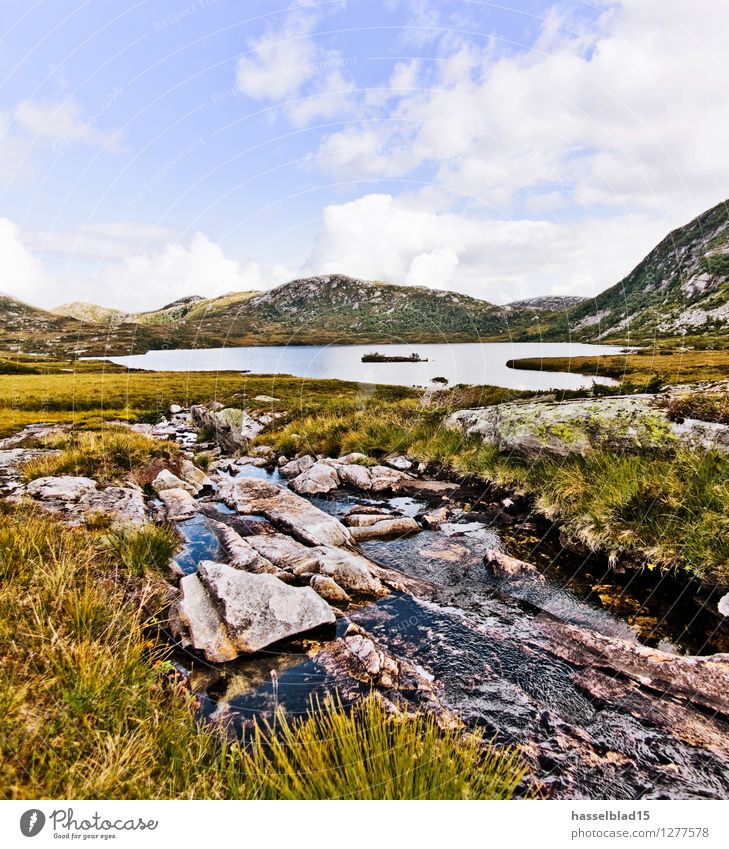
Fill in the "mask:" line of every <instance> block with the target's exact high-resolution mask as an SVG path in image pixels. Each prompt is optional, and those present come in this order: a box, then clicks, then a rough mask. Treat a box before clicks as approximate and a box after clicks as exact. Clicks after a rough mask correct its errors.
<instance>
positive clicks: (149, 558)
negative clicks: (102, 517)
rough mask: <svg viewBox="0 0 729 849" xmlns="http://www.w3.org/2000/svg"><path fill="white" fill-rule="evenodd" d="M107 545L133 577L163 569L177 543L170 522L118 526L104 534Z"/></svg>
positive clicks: (177, 540)
mask: <svg viewBox="0 0 729 849" xmlns="http://www.w3.org/2000/svg"><path fill="white" fill-rule="evenodd" d="M105 542H106V547H107V548H108V550H109V551H110V552H111V554H112V555H113V557H114V558H115V559H116V560H118V561H119V562H120V563H121V564H122V566H124V568H125V569H126V570H127V572H128V573H129V574H130V575H132V576H133V577H139V576H141V575H144V574H145V573H146V572H149V571H156V572H162V571H163V570H164V569H165V567H166V566H167V565H168V564H169V562H170V560H171V559H172V557H173V555H174V554H175V552H176V551H177V549H178V548H179V547H180V537H179V536H178V534H177V532H176V531H175V529H174V527H172V526H171V525H143V526H142V527H140V528H137V527H119V528H115V529H114V530H112V531H111V532H110V533H109V534H107V536H106V538H105Z"/></svg>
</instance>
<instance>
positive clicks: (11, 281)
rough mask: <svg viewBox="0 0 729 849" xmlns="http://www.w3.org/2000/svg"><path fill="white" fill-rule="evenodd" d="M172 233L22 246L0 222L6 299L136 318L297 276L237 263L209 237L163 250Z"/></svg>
mask: <svg viewBox="0 0 729 849" xmlns="http://www.w3.org/2000/svg"><path fill="white" fill-rule="evenodd" d="M168 233H169V231H167V230H165V228H160V227H155V226H145V225H143V224H136V223H130V222H122V223H119V224H99V225H96V226H95V227H89V228H86V229H85V230H81V231H79V232H78V233H67V234H63V233H56V234H44V238H43V240H41V239H40V235H41V234H34V235H33V236H31V237H30V238H29V239H27V240H23V239H22V237H21V233H20V230H19V228H18V227H17V225H16V224H14V223H13V222H11V221H9V220H8V219H0V253H1V254H2V256H3V262H4V271H5V274H4V280H5V281H6V282H5V283H4V291H5V294H8V295H12V296H13V297H16V298H19V299H21V300H24V301H27V302H29V303H32V304H34V305H37V306H41V307H45V308H50V307H54V306H57V305H58V304H61V303H65V302H68V301H88V302H91V303H97V304H100V305H101V306H108V307H116V308H117V309H120V310H122V311H124V312H137V311H143V310H151V309H157V308H159V307H161V306H163V305H164V304H166V303H169V302H171V301H174V300H177V299H178V298H181V297H184V296H186V295H201V296H203V297H206V298H210V297H215V296H216V295H223V294H225V293H227V292H239V291H246V290H252V289H268V288H270V287H272V286H275V285H278V284H279V283H283V282H285V281H286V280H288V279H290V278H291V277H293V276H295V274H294V272H293V271H292V270H291V269H290V268H286V267H285V266H283V265H269V266H264V265H262V264H261V263H258V262H252V261H251V262H246V263H241V262H240V261H238V260H237V259H232V258H230V257H228V256H226V255H225V253H224V252H223V249H222V248H221V247H220V245H219V244H218V243H217V242H214V241H213V240H211V239H210V238H209V237H208V236H206V235H205V234H204V233H201V232H197V233H195V234H194V235H193V236H192V237H191V238H190V239H189V240H186V241H180V240H176V241H167V242H164V237H165V236H166V235H168ZM142 236H144V238H145V241H146V243H147V244H148V246H149V247H147V249H145V250H140V249H139V247H138V246H139V241H138V240H139V238H141V237H142ZM133 244H136V245H137V249H136V250H134V248H133V247H132V245H133ZM30 245H33V246H34V247H35V250H31V248H30ZM152 245H155V247H152ZM56 255H58V256H61V257H62V259H63V263H62V264H61V265H59V264H58V262H55V261H54V260H55V259H56V258H57V256H56ZM92 260H95V261H92Z"/></svg>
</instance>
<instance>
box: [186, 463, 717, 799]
mask: <svg viewBox="0 0 729 849" xmlns="http://www.w3.org/2000/svg"><path fill="white" fill-rule="evenodd" d="M240 474H243V475H255V476H257V477H273V476H269V473H268V472H266V470H263V469H256V468H254V467H252V466H250V467H245V468H244V469H243V470H242V472H240ZM311 500H312V501H313V502H314V503H316V504H317V506H319V507H320V508H322V509H325V510H327V511H328V512H330V513H332V514H334V515H343V514H344V513H345V512H347V511H348V510H349V509H350V508H351V507H352V505H353V504H355V503H358V504H362V503H367V502H378V501H379V502H382V501H387V504H388V505H389V506H391V507H392V506H396V507H398V508H400V509H402V510H404V511H405V512H407V513H409V514H410V515H414V514H415V513H417V512H419V511H420V510H421V509H422V508H423V507H424V506H425V505H424V503H423V502H419V501H417V500H414V499H409V498H405V499H403V498H398V499H377V498H375V497H373V498H362V497H361V496H360V495H354V494H347V493H346V492H341V491H340V492H337V493H335V494H334V495H333V496H332V497H326V498H312V499H311ZM210 509H211V510H212V511H214V515H215V517H216V518H218V519H222V520H224V521H229V522H230V523H231V524H234V526H235V527H236V528H237V529H238V530H239V531H240V532H241V533H244V534H246V533H255V532H256V531H257V530H259V529H260V523H261V522H265V520H260V519H256V518H255V517H248V516H246V517H238V516H235V515H233V514H231V512H230V511H229V510H227V508H224V507H221V506H220V505H216V506H214V507H212V506H211V508H210ZM468 519H469V517H468V516H467V515H464V516H463V517H462V521H463V523H464V524H463V525H462V528H463V532H462V533H459V532H458V523H456V525H455V526H448V527H447V529H446V532H443V531H422V532H421V533H419V534H417V535H414V536H410V537H405V538H400V539H395V540H391V541H379V540H378V541H371V542H365V543H363V544H362V546H361V547H362V549H363V551H364V553H365V554H366V555H367V556H369V557H370V558H371V559H373V560H375V561H377V562H379V563H381V564H382V565H384V566H387V567H389V568H393V569H397V570H399V571H401V572H404V573H407V574H409V575H412V576H415V577H419V578H423V579H426V580H428V581H430V582H432V583H433V584H435V585H436V587H437V592H436V596H435V598H434V599H433V600H423V599H416V598H412V597H410V596H408V595H404V594H401V593H395V592H393V593H391V594H390V595H389V596H387V597H386V598H384V599H382V600H380V601H378V602H376V603H372V604H367V605H364V606H361V607H358V608H356V609H353V610H352V609H350V610H349V611H348V613H347V615H348V617H349V618H350V619H351V620H352V621H354V622H356V623H357V624H359V625H361V626H362V627H364V628H366V630H367V631H369V632H370V633H371V634H372V635H373V636H374V637H375V638H376V639H378V640H379V641H380V642H381V643H382V644H383V645H384V646H385V647H386V648H387V650H388V651H390V652H391V653H392V654H393V655H395V656H396V657H399V658H402V659H405V660H407V661H410V662H412V663H413V664H415V665H416V666H417V667H418V668H420V669H422V670H423V671H424V672H425V673H426V674H427V675H428V676H432V677H433V679H434V682H435V683H436V685H437V687H438V695H439V699H440V702H441V704H442V705H444V706H445V707H446V708H447V709H450V710H453V711H454V712H456V713H457V714H458V715H459V716H461V717H462V718H463V720H464V721H465V722H466V723H467V724H469V725H470V726H473V727H479V728H481V729H483V731H484V732H485V733H486V735H487V736H488V737H493V739H494V740H495V741H496V742H498V743H502V744H510V743H519V744H521V745H522V746H523V747H524V751H525V752H527V753H529V756H530V762H531V763H532V767H533V769H534V772H535V774H536V776H537V778H538V780H539V781H540V782H541V784H542V786H543V788H544V792H545V793H547V794H548V795H552V796H556V797H564V798H595V799H599V798H686V797H689V798H693V797H696V798H704V797H706V798H726V797H727V795H729V756H728V754H727V748H726V747H725V746H722V744H721V741H722V740H723V741H726V739H727V733H728V732H729V727H728V726H727V725H726V724H725V723H724V722H723V721H721V720H719V719H717V718H714V717H711V716H706V715H704V714H702V713H701V712H700V711H698V710H693V709H690V708H688V707H686V706H685V705H679V704H678V703H676V702H675V700H672V699H667V698H661V697H660V696H659V695H650V694H648V695H646V694H645V693H644V692H643V690H636V689H635V687H634V686H632V685H629V684H627V683H626V682H624V681H623V680H621V679H620V677H619V676H618V677H615V676H610V675H608V674H605V673H604V672H600V671H598V670H592V669H589V668H588V669H578V668H576V667H575V666H573V665H572V664H570V663H568V662H567V661H565V660H562V659H560V658H559V657H558V656H556V655H555V654H554V653H553V652H552V651H551V650H550V649H551V646H550V640H551V636H550V634H551V630H550V629H552V628H553V623H554V622H566V623H569V624H571V625H576V626H578V627H580V628H582V629H586V630H588V631H596V632H599V633H602V634H605V635H608V636H611V637H619V638H621V639H623V640H628V641H631V642H636V643H637V642H643V643H645V644H648V645H652V646H659V647H660V648H662V649H664V650H667V651H672V652H674V653H677V654H689V653H704V654H706V653H712V652H714V651H717V650H726V649H727V646H728V645H729V643H728V637H727V633H726V628H725V627H723V628H722V627H719V624H718V623H719V620H718V619H716V618H714V617H713V616H712V615H711V613H710V612H709V610H708V608H707V607H706V606H705V605H704V604H702V602H701V600H699V599H697V598H696V597H695V596H696V588H690V589H689V591H688V592H687V593H684V594H683V596H682V595H681V592H680V589H679V588H678V587H679V585H678V583H677V582H675V581H673V580H672V579H671V578H670V576H663V577H661V576H659V575H651V574H649V575H642V576H641V577H640V579H639V580H636V578H635V575H633V576H632V577H631V576H630V574H627V575H626V576H625V577H624V578H623V577H620V576H615V575H614V574H612V573H611V574H609V575H608V573H607V570H606V569H605V568H604V564H602V565H601V564H599V563H597V562H590V561H585V560H583V559H581V558H578V557H576V556H574V555H570V554H569V553H568V552H565V551H563V550H561V549H560V548H559V546H558V544H557V543H556V542H555V541H554V540H553V539H551V538H550V537H549V534H547V535H545V536H540V535H539V534H538V533H535V531H534V530H533V529H532V530H528V529H527V530H523V531H518V530H513V529H511V528H509V529H507V530H506V531H504V529H499V530H497V529H494V528H492V527H489V526H484V525H483V523H481V526H480V527H479V526H477V524H476V523H473V522H470V521H468ZM206 521H207V520H206V518H205V517H204V516H199V517H197V518H195V519H192V520H189V521H188V522H186V523H183V524H182V526H181V529H182V531H183V533H184V534H185V537H186V539H187V540H188V545H187V546H186V549H185V552H184V553H183V558H182V559H183V563H182V564H181V565H183V568H184V569H185V571H189V570H191V569H194V566H195V561H196V559H201V558H202V557H208V556H218V555H219V554H220V552H219V551H217V552H216V545H217V542H216V541H215V537H214V534H212V532H211V531H210V528H209V527H206ZM257 523H258V527H257V526H256V525H257ZM494 547H496V548H501V549H502V550H507V551H508V552H509V553H511V554H512V555H516V556H520V555H521V556H525V555H529V559H530V561H531V562H535V563H536V564H537V565H538V567H539V568H540V570H541V572H542V574H543V575H544V576H545V579H546V580H545V582H544V583H535V582H515V583H510V582H503V581H497V580H496V579H494V578H493V577H492V576H491V575H490V573H489V572H488V570H487V568H486V567H485V566H484V563H483V555H484V552H485V550H486V549H487V548H494ZM681 586H685V585H681ZM336 627H337V630H338V632H339V633H340V635H341V633H343V631H344V628H345V627H346V623H345V622H342V621H339V622H338V623H337V626H336ZM333 637H334V634H333V633H332V634H330V635H329V637H326V636H323V637H321V638H320V641H319V642H317V641H316V640H315V641H313V642H312V641H310V640H294V641H292V642H291V643H290V644H287V645H285V646H283V647H277V649H276V650H270V651H266V652H261V653H260V654H259V655H256V656H255V657H253V658H248V659H241V660H238V661H236V662H233V663H230V664H226V665H225V666H224V667H212V666H209V665H207V664H204V663H201V662H200V661H199V660H195V661H194V662H191V658H190V657H187V658H183V659H182V665H183V666H185V667H186V668H187V669H188V671H189V670H191V676H190V681H191V686H192V687H193V689H195V691H196V692H197V693H198V695H199V697H200V701H201V713H202V714H203V715H204V716H207V717H218V716H225V717H226V718H228V719H229V720H230V719H232V721H233V724H234V726H235V727H237V728H238V730H239V731H240V732H241V733H245V730H246V728H247V727H250V724H251V721H252V720H253V719H255V718H258V717H261V716H263V717H268V718H270V717H271V716H272V715H273V712H274V711H275V709H276V708H277V707H279V706H281V707H283V708H284V709H285V710H286V712H287V714H288V715H289V716H290V717H295V716H298V715H303V714H304V713H306V711H307V709H308V708H309V706H310V700H311V698H312V696H314V697H316V696H324V695H325V694H326V693H327V692H328V691H329V690H331V689H332V688H335V687H336V686H337V681H336V680H335V678H334V677H333V675H332V672H331V671H330V669H329V668H328V667H326V665H324V664H322V663H321V662H319V661H318V660H317V653H318V652H319V650H321V649H324V648H326V645H327V639H332V638H333ZM596 686H598V687H599V688H600V690H601V691H609V692H614V695H613V697H610V698H596V697H595V696H594V694H593V693H594V691H595V687H596ZM364 691H365V688H364V685H362V686H361V687H358V686H357V685H355V687H354V688H353V689H352V688H350V690H349V691H348V692H347V693H345V694H344V699H345V702H346V701H347V699H351V698H355V697H356V696H357V695H359V694H361V693H362V692H364Z"/></svg>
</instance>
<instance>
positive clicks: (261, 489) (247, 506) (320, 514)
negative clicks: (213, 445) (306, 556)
mask: <svg viewBox="0 0 729 849" xmlns="http://www.w3.org/2000/svg"><path fill="white" fill-rule="evenodd" d="M221 498H222V499H223V501H225V503H226V504H227V505H228V506H229V507H233V508H234V509H236V510H237V511H238V512H239V513H244V514H246V513H247V514H258V515H261V516H265V517H266V518H267V519H268V520H269V521H270V522H272V523H273V524H274V525H277V526H278V527H279V528H281V529H282V530H284V531H286V532H287V533H289V534H291V536H293V537H295V538H296V539H298V540H300V541H301V542H305V543H308V544H309V545H333V546H351V545H352V544H353V542H354V541H353V539H352V535H351V534H350V532H349V531H348V530H347V528H345V527H344V525H343V524H342V523H341V522H339V521H338V520H337V519H335V518H334V517H333V516H330V515H329V514H327V513H325V512H324V511H323V510H319V508H318V507H315V506H314V505H313V504H310V503H309V502H308V501H307V500H306V499H305V498H301V497H300V496H299V495H296V494H295V493H293V492H291V491H290V490H288V489H284V488H282V487H278V486H276V485H275V484H272V483H268V482H267V481H261V480H256V479H255V478H238V479H237V480H234V481H225V482H224V484H222V485H221Z"/></svg>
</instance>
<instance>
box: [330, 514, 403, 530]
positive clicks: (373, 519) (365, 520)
mask: <svg viewBox="0 0 729 849" xmlns="http://www.w3.org/2000/svg"><path fill="white" fill-rule="evenodd" d="M399 518H400V517H399V516H395V515H393V514H392V513H389V512H385V511H384V510H383V511H382V512H380V511H378V512H376V513H375V512H372V513H369V512H368V513H347V515H346V516H345V517H344V519H342V521H343V522H344V524H345V525H346V526H347V527H348V528H366V527H369V526H370V525H375V524H377V522H383V521H386V520H389V519H399Z"/></svg>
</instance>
